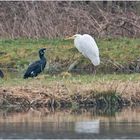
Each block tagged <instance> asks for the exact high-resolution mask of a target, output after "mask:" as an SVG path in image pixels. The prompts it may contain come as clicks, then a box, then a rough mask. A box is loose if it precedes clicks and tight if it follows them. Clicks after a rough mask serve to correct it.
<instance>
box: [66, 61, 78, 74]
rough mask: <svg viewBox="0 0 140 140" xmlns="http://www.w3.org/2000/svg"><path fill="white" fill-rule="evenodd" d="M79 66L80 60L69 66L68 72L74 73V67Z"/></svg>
mask: <svg viewBox="0 0 140 140" xmlns="http://www.w3.org/2000/svg"><path fill="white" fill-rule="evenodd" d="M78 64H79V61H78V60H76V61H74V62H73V63H72V64H71V65H70V66H69V68H68V71H69V72H70V71H72V70H73V69H74V67H76V66H77V65H78Z"/></svg>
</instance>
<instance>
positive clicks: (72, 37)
mask: <svg viewBox="0 0 140 140" xmlns="http://www.w3.org/2000/svg"><path fill="white" fill-rule="evenodd" d="M70 39H74V36H71V37H66V38H65V40H70Z"/></svg>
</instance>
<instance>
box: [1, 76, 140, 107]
mask: <svg viewBox="0 0 140 140" xmlns="http://www.w3.org/2000/svg"><path fill="white" fill-rule="evenodd" d="M31 83H32V84H31ZM0 95H1V104H3V103H5V102H4V100H7V102H8V104H16V105H17V104H19V105H20V104H23V105H24V104H30V105H31V106H58V107H61V106H63V105H64V106H65V105H66V104H68V105H69V104H73V103H76V104H77V103H79V102H82V103H86V102H87V104H88V102H89V101H93V100H96V98H98V99H100V98H104V97H105V96H106V95H107V96H111V95H112V96H115V97H119V98H121V99H123V100H127V102H129V104H130V105H133V104H136V103H139V102H140V82H138V81H137V82H135V81H133V82H132V81H125V82H123V81H106V82H99V81H98V82H95V83H94V84H93V83H87V84H81V83H77V84H75V83H70V82H62V81H60V82H56V81H52V82H48V83H47V85H45V84H42V83H41V82H40V81H39V80H38V79H36V80H35V81H34V82H31V81H30V82H29V83H28V84H26V85H22V86H21V85H15V86H3V87H1V89H0Z"/></svg>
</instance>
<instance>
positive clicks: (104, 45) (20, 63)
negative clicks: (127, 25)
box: [0, 38, 140, 81]
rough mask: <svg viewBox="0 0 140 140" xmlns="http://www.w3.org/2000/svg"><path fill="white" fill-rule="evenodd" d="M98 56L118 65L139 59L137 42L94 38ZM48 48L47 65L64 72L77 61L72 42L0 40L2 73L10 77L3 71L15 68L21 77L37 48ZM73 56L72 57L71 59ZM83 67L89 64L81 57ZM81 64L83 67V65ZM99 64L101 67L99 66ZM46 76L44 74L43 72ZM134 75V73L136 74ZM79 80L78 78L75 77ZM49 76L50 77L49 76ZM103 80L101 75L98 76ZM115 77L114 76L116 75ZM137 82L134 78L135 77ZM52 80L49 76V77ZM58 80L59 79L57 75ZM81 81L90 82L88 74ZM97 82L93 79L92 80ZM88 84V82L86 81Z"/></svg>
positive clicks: (77, 56)
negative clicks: (98, 51) (57, 66)
mask: <svg viewBox="0 0 140 140" xmlns="http://www.w3.org/2000/svg"><path fill="white" fill-rule="evenodd" d="M96 42H97V44H98V47H99V50H100V57H101V60H102V59H111V60H112V61H115V62H118V63H120V64H127V63H130V62H131V61H134V60H136V59H138V58H139V57H140V39H129V38H118V39H111V38H109V39H97V40H96ZM42 47H45V48H47V49H48V50H47V52H46V56H47V59H48V64H49V66H53V67H55V66H56V65H57V64H58V63H60V64H61V65H60V66H59V67H60V70H61V68H62V69H63V71H66V70H67V69H68V67H69V65H70V64H71V63H72V62H73V61H74V60H76V59H79V56H81V54H80V53H79V52H78V51H77V50H76V48H75V47H74V45H73V41H72V40H71V41H66V40H64V39H52V40H51V39H38V40H35V39H14V40H10V39H9V40H2V39H1V40H0V67H2V68H5V69H4V72H5V73H6V75H9V72H7V70H6V68H9V67H10V68H14V69H17V71H18V72H17V73H16V74H15V75H19V76H18V77H19V78H22V76H23V73H24V71H25V70H26V68H27V67H28V65H29V63H31V62H33V61H35V60H37V59H38V49H39V48H42ZM73 54H75V55H74V57H73ZM84 60H85V63H86V64H88V63H89V64H90V63H91V62H90V61H88V60H87V59H86V58H84ZM85 63H83V64H85ZM101 65H102V64H101ZM45 74H47V72H45ZM136 75H137V74H136ZM79 76H80V77H81V75H77V76H76V77H79ZM50 77H51V76H50ZM97 77H99V78H97V79H100V78H101V79H102V74H99V76H97ZM115 77H116V76H115ZM115 77H114V76H112V75H111V76H109V75H104V76H103V78H104V79H105V80H106V79H111V78H115ZM117 77H118V78H117V79H119V78H121V79H124V78H125V77H126V78H128V79H131V78H132V79H133V75H132V76H130V75H123V76H120V75H119V76H117ZM134 77H135V78H136V79H137V77H136V76H135V75H134ZM51 78H52V77H51ZM58 78H59V76H58ZM69 78H71V77H69ZM82 78H83V79H87V80H88V79H90V75H85V76H84V75H83V76H82ZM94 78H95V79H96V77H94ZM89 81H90V80H89Z"/></svg>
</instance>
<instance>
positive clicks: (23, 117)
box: [0, 107, 140, 139]
mask: <svg viewBox="0 0 140 140" xmlns="http://www.w3.org/2000/svg"><path fill="white" fill-rule="evenodd" d="M0 138H1V139H2V138H9V139H11V138H26V139H29V138H32V139H33V138H36V139H38V138H40V139H41V138H42V139H43V138H53V139H54V138H59V139H62V138H65V139H66V138H67V139H70V138H75V139H82V138H85V139H93V138H102V139H104V138H108V139H109V138H130V139H132V138H139V139H140V107H135V108H125V109H122V110H121V111H119V112H116V113H114V112H104V111H100V110H95V109H90V110H86V109H80V110H78V111H77V110H69V109H64V110H55V111H54V110H51V111H50V110H47V109H40V110H36V109H30V110H29V111H26V112H25V111H19V110H16V111H11V110H0Z"/></svg>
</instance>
